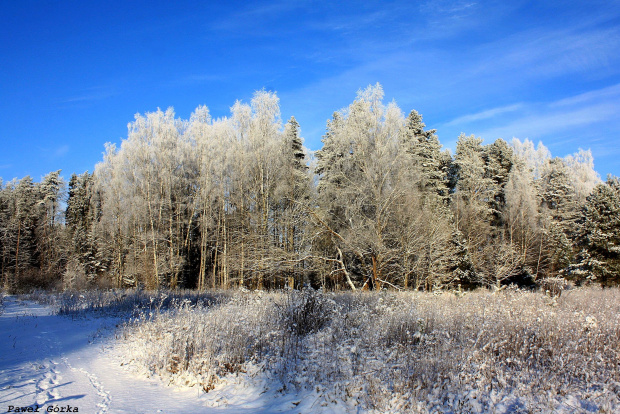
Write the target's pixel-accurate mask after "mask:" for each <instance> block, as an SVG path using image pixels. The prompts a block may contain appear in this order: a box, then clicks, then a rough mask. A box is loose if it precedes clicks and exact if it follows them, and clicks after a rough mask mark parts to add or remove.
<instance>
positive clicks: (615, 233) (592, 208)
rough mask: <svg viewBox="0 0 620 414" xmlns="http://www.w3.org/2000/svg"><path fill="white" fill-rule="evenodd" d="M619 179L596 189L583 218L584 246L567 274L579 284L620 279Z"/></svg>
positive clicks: (579, 236)
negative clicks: (588, 281)
mask: <svg viewBox="0 0 620 414" xmlns="http://www.w3.org/2000/svg"><path fill="white" fill-rule="evenodd" d="M617 183H618V179H617V178H613V177H610V178H609V179H608V181H607V183H602V184H599V185H597V186H596V187H595V188H594V191H593V192H592V193H591V194H590V195H589V196H588V198H587V201H586V204H585V205H584V207H583V209H582V211H581V216H580V218H579V229H578V233H577V237H576V242H577V247H578V248H579V249H581V250H580V251H579V252H578V254H577V257H576V261H575V262H574V263H572V264H571V265H570V266H569V268H568V271H567V272H566V274H567V275H568V277H570V278H572V279H574V280H575V281H577V282H578V283H582V282H584V281H587V280H596V281H598V282H599V283H601V284H602V285H603V286H611V285H615V284H618V283H619V282H620V191H618V185H617Z"/></svg>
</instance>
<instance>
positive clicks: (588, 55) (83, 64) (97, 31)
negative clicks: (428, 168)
mask: <svg viewBox="0 0 620 414" xmlns="http://www.w3.org/2000/svg"><path fill="white" fill-rule="evenodd" d="M0 7H1V11H2V13H1V15H0V16H1V17H0V21H1V23H2V24H0V40H1V41H0V62H1V63H0V82H1V83H0V98H1V99H0V114H1V115H0V139H1V140H2V143H3V145H2V148H1V149H0V177H2V178H3V179H4V181H5V182H6V181H8V180H10V179H11V178H13V177H19V178H21V177H23V176H25V175H31V176H32V177H33V178H34V179H35V180H39V179H40V178H41V176H42V175H44V174H46V173H47V172H50V171H54V170H57V169H62V170H63V173H62V175H63V176H64V177H65V178H67V179H68V178H69V176H70V175H71V173H73V172H77V173H81V172H83V171H85V170H89V171H92V170H93V169H94V165H95V164H96V163H97V162H98V161H100V160H101V159H102V152H103V150H104V143H105V142H116V143H119V142H120V141H121V139H123V138H124V137H126V136H127V123H128V122H131V121H132V120H133V116H134V114H135V113H138V112H140V113H144V112H148V111H154V110H156V109H157V108H158V107H160V108H162V109H165V108H167V107H169V106H173V107H174V108H175V111H176V113H177V116H180V117H182V118H188V117H189V115H190V113H191V112H192V111H193V110H194V109H195V108H196V107H197V106H198V105H201V104H204V105H207V106H208V107H209V108H210V110H211V113H212V115H214V116H215V117H219V116H225V115H227V114H228V113H229V108H230V106H232V105H233V103H234V102H235V100H236V99H240V100H243V101H246V102H247V101H249V100H250V99H251V97H252V94H253V92H254V91H255V90H258V89H262V88H265V89H267V90H273V91H276V92H277V93H278V96H279V97H280V103H281V110H282V118H283V119H284V120H286V119H288V118H289V117H290V116H291V115H294V116H295V117H296V118H297V120H298V121H299V123H300V124H301V128H302V135H303V136H304V138H305V144H306V146H307V147H309V148H310V149H313V150H316V149H318V148H320V146H321V141H320V140H321V136H322V134H323V133H324V130H325V123H326V120H327V119H328V118H330V116H331V114H332V113H333V112H334V111H335V110H338V109H340V108H342V107H345V106H347V105H348V104H349V103H350V102H351V101H352V100H353V99H354V98H355V95H356V92H357V90H358V89H360V88H364V87H366V86H367V85H369V84H375V83H377V82H379V83H381V84H382V85H383V87H384V90H385V96H386V101H387V100H392V99H394V100H395V101H396V102H397V103H398V105H399V106H400V107H401V108H402V109H403V111H405V112H409V111H410V110H411V109H416V110H418V111H419V112H420V113H422V114H423V116H424V120H425V122H426V124H427V126H428V127H429V128H435V129H437V130H438V132H437V134H438V136H439V139H440V141H441V142H442V144H443V145H444V146H445V147H447V148H451V149H452V150H453V149H454V147H455V142H456V139H457V137H458V135H459V133H461V132H464V133H466V134H468V135H469V134H475V135H477V136H481V137H482V138H484V140H485V142H486V143H490V142H492V141H493V140H495V139H496V138H499V137H501V138H504V139H506V140H511V139H512V138H513V137H518V138H520V139H522V140H523V139H525V138H529V139H531V140H532V141H534V143H537V142H538V141H539V140H542V142H543V143H544V144H545V145H546V146H547V147H548V148H549V149H550V150H551V152H552V154H553V155H557V156H565V155H567V154H570V153H574V152H576V151H577V150H578V149H579V148H583V149H588V148H590V149H591V150H592V153H593V155H594V161H595V168H596V170H597V171H598V172H599V173H600V175H601V177H602V178H605V176H606V175H607V174H608V173H613V174H615V175H620V116H619V115H620V1H617V0H606V1H598V0H589V1H544V2H532V1H520V0H511V1H505V0H501V1H475V0H466V1H444V0H430V1H421V2H416V1H411V0H410V1H385V0H382V1H368V0H366V1H343V2H332V1H330V2H327V1H325V2H320V1H265V2H252V3H248V2H245V1H242V2H237V1H227V2H209V1H195V2H183V1H169V0H167V1H155V0H149V1H122V2H121V1H112V0H108V1H83V0H79V1H72V0H65V1H30V0H20V1H3V2H1V3H0Z"/></svg>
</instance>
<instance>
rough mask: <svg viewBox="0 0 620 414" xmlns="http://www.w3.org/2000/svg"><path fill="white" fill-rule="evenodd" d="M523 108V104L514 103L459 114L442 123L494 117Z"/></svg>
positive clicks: (449, 123) (458, 122) (451, 123)
mask: <svg viewBox="0 0 620 414" xmlns="http://www.w3.org/2000/svg"><path fill="white" fill-rule="evenodd" d="M523 108H524V104H522V103H516V104H513V105H508V106H500V107H498V108H492V109H487V110H484V111H481V112H477V113H475V114H469V115H463V116H459V117H458V118H456V119H453V120H452V121H449V122H446V123H445V124H444V125H457V126H458V125H463V124H468V123H470V122H474V121H481V120H484V119H489V118H495V117H496V116H498V115H502V114H505V113H508V112H514V111H518V110H520V109H523Z"/></svg>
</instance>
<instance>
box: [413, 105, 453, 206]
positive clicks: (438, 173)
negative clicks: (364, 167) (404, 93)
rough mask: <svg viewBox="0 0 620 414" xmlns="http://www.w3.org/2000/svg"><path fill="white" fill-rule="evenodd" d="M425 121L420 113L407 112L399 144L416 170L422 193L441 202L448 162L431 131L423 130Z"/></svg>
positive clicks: (445, 188) (446, 184)
mask: <svg viewBox="0 0 620 414" xmlns="http://www.w3.org/2000/svg"><path fill="white" fill-rule="evenodd" d="M425 127H426V124H424V122H422V115H420V114H419V113H418V112H417V111H416V110H413V111H411V112H410V113H409V116H408V117H407V120H406V124H405V128H404V130H403V134H402V135H403V137H402V145H403V148H404V150H405V152H406V153H407V154H409V155H410V156H411V159H412V161H413V163H414V165H415V167H416V168H417V170H418V171H419V174H420V178H419V183H418V187H419V190H420V192H421V194H424V195H425V196H426V197H429V196H431V195H432V196H433V198H435V197H437V198H438V199H439V200H440V201H442V202H444V203H445V202H447V200H448V170H449V166H450V164H449V162H446V161H447V158H448V157H446V153H443V152H442V151H441V144H440V143H439V140H438V139H437V135H435V132H437V130H435V129H431V130H428V131H425V130H424V128H425Z"/></svg>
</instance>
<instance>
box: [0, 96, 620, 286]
mask: <svg viewBox="0 0 620 414" xmlns="http://www.w3.org/2000/svg"><path fill="white" fill-rule="evenodd" d="M425 127H426V126H425V124H424V123H423V122H422V117H421V115H420V114H418V113H417V112H416V111H411V112H410V113H409V114H408V115H407V116H405V115H404V114H403V112H402V111H401V109H400V108H399V107H398V106H397V105H396V104H394V103H390V104H387V105H385V104H384V103H383V91H382V89H381V86H380V85H378V84H377V85H376V86H371V87H368V88H367V89H365V90H363V91H360V92H359V93H358V96H357V98H356V99H355V100H354V101H353V103H351V105H349V107H348V108H345V109H343V110H341V111H338V112H335V113H334V114H333V117H332V119H331V120H329V121H328V123H327V128H326V133H325V135H324V136H323V148H322V149H321V150H319V151H317V152H316V153H315V154H314V155H312V154H309V152H308V151H307V150H306V149H305V148H304V147H303V141H302V138H301V137H300V128H299V124H298V123H297V121H296V120H295V118H293V117H292V118H291V119H290V120H288V122H286V123H285V124H284V125H282V121H281V119H280V109H279V100H278V98H277V96H276V95H275V94H274V93H270V92H265V91H259V92H256V93H255V95H254V98H253V99H252V101H251V103H250V104H249V105H248V104H243V103H240V102H236V103H235V104H234V106H233V107H232V108H231V115H230V117H227V118H222V119H212V118H211V116H210V114H209V110H208V109H207V108H206V107H204V106H201V107H198V108H197V109H196V111H195V112H194V113H193V114H192V115H191V117H190V119H189V120H183V119H179V118H176V117H175V114H174V112H173V110H172V109H168V110H167V111H165V112H163V111H161V110H157V111H156V112H152V113H147V114H145V115H136V117H135V121H134V122H132V123H130V124H129V133H128V137H127V139H125V140H123V142H122V144H121V146H120V148H116V147H115V146H114V145H108V146H107V151H106V154H105V156H104V159H103V161H101V162H100V163H99V164H97V166H96V168H95V171H94V173H92V174H91V173H88V172H86V173H83V174H81V175H75V174H74V175H72V176H71V179H70V180H69V182H68V183H65V182H63V180H62V178H61V176H60V171H56V172H52V173H50V174H48V175H47V176H45V177H44V178H43V179H42V180H41V182H39V183H35V182H34V181H33V180H32V178H30V177H25V178H22V179H21V180H13V181H10V182H7V183H3V182H2V181H0V249H1V251H0V255H1V260H2V263H1V266H2V267H1V271H2V284H3V286H4V288H6V289H8V290H11V291H20V290H25V289H30V288H33V287H44V288H87V287H126V286H143V287H145V288H149V289H151V288H162V287H166V288H179V287H188V288H198V289H205V288H230V287H236V286H245V287H246V288H250V289H255V288H258V289H262V288H267V289H271V288H281V287H284V286H292V285H294V286H295V287H299V286H301V285H303V284H310V285H313V286H315V287H317V286H323V287H325V288H330V289H331V288H336V289H338V288H346V289H360V288H363V287H366V288H369V289H377V288H398V289H423V290H433V289H439V288H444V287H452V288H458V286H459V285H460V286H461V287H462V288H464V289H465V288H472V287H476V286H487V287H489V286H499V285H502V284H508V283H518V284H526V285H527V284H529V285H533V284H535V283H536V282H537V281H540V280H542V279H545V278H549V277H563V278H566V279H568V280H571V281H573V282H574V283H576V284H583V283H588V282H594V283H600V284H603V285H614V284H618V282H620V180H619V179H618V178H617V177H608V178H607V181H606V182H602V181H601V180H600V178H599V176H598V175H597V173H596V172H595V171H594V167H593V160H592V156H591V154H590V152H589V151H583V150H580V151H579V152H578V153H576V154H575V155H574V156H568V157H565V158H552V157H551V156H550V153H549V151H548V150H547V149H546V148H545V147H544V146H543V145H542V144H538V146H537V147H536V148H535V147H534V145H533V144H532V142H530V141H528V140H525V141H524V142H521V141H519V140H517V139H514V140H513V141H512V142H511V143H510V144H508V143H506V142H505V141H503V140H501V139H498V140H497V141H495V142H493V143H491V144H488V145H483V144H482V140H481V139H480V138H476V137H475V136H473V135H472V136H465V135H461V136H459V137H458V142H457V145H456V152H455V154H454V156H452V155H451V154H450V153H449V152H448V151H443V150H442V146H441V144H440V143H439V140H438V139H437V136H436V135H435V132H436V131H435V130H427V129H425ZM67 184H68V186H67Z"/></svg>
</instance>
